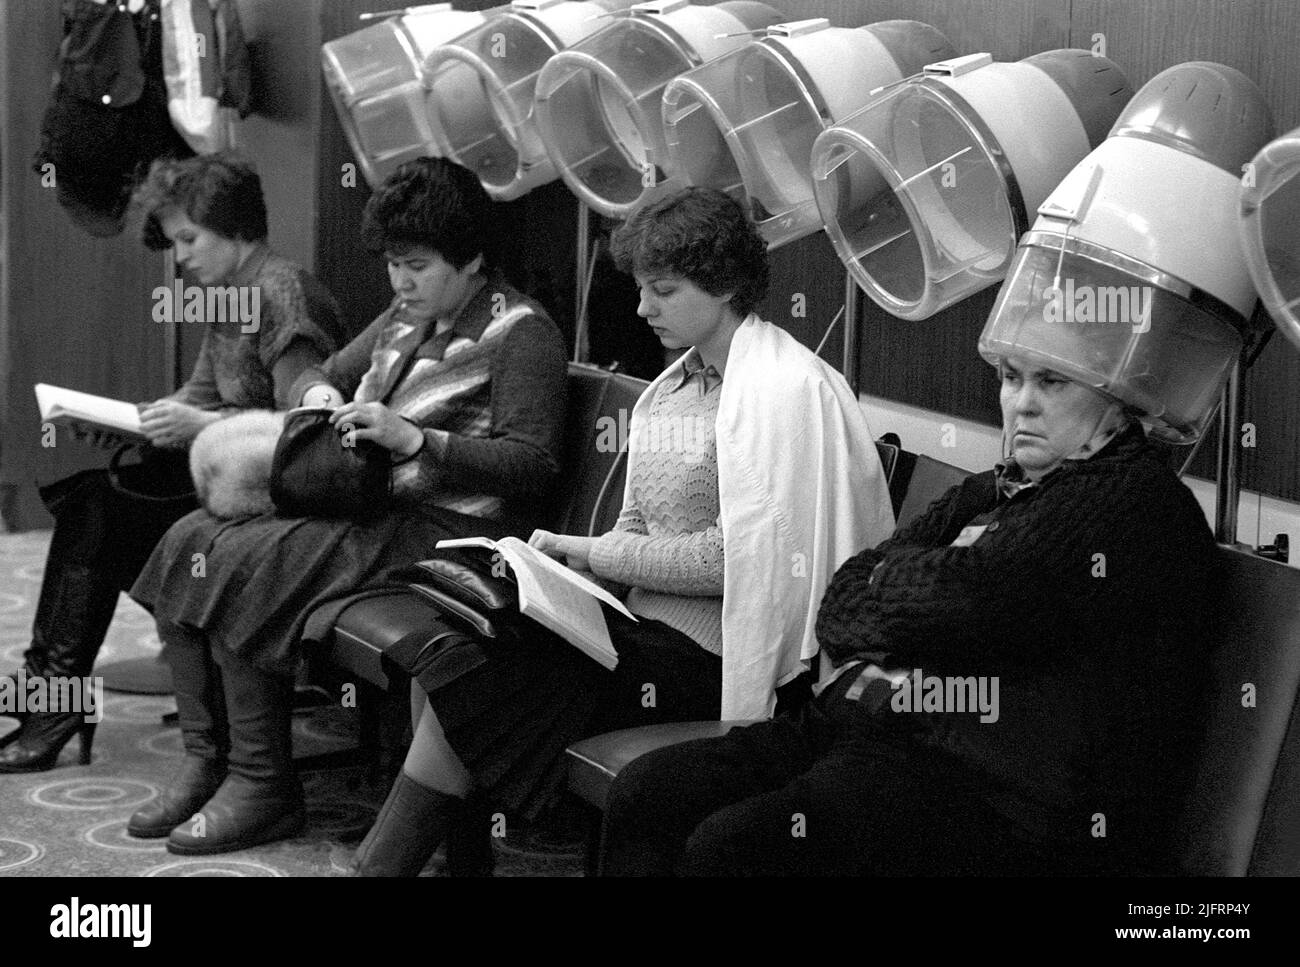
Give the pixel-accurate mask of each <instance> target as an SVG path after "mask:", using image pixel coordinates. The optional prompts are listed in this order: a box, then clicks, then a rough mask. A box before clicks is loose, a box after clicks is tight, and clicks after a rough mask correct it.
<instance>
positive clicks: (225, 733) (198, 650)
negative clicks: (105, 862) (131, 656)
mask: <svg viewBox="0 0 1300 967" xmlns="http://www.w3.org/2000/svg"><path fill="white" fill-rule="evenodd" d="M158 630H159V635H160V636H161V637H162V639H163V656H164V658H166V660H167V663H168V664H169V665H170V666H171V669H172V681H173V682H174V683H175V690H176V712H177V716H178V718H179V719H180V726H181V737H182V738H183V739H184V741H185V758H184V759H183V760H182V761H181V764H180V767H179V768H178V769H177V770H176V773H175V775H173V776H172V779H171V782H170V783H169V784H168V786H167V788H166V790H164V791H163V794H162V795H161V796H159V797H158V798H157V799H156V800H154V801H153V802H151V803H149V804H148V805H147V806H144V807H143V808H141V809H139V810H137V811H136V812H135V814H134V815H133V816H132V817H131V820H130V822H128V823H127V827H126V831H127V832H128V833H130V834H131V835H132V836H136V837H139V838H140V839H158V838H161V837H163V836H166V835H167V834H168V833H170V832H171V831H172V830H173V829H175V828H176V827H177V826H179V825H181V824H182V823H184V822H185V820H187V819H189V818H190V817H191V816H193V815H194V814H195V813H197V812H198V811H199V810H200V809H201V808H202V807H203V804H204V803H206V802H207V801H208V800H209V799H211V798H212V797H213V795H215V794H216V791H217V789H219V788H220V787H221V783H222V782H223V781H224V780H225V778H226V759H227V754H228V752H229V750H230V732H229V728H228V726H227V725H226V697H225V692H224V690H223V689H222V686H221V672H220V670H219V669H218V668H217V666H216V664H215V663H214V662H213V661H212V654H211V652H210V651H209V650H208V644H207V641H206V640H205V639H204V637H203V636H202V635H200V634H197V633H194V632H186V631H183V630H182V629H179V628H176V627H167V626H160V627H159V629H158Z"/></svg>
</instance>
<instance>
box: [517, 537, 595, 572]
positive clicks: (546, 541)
mask: <svg viewBox="0 0 1300 967" xmlns="http://www.w3.org/2000/svg"><path fill="white" fill-rule="evenodd" d="M595 540H596V539H595V538H594V537H570V536H568V535H567V534H552V533H551V532H550V531H544V530H535V531H533V536H532V537H530V538H528V546H529V547H535V548H537V550H539V551H541V552H542V553H543V554H549V555H550V556H551V557H555V558H561V559H563V561H564V563H565V564H567V565H568V566H569V567H571V568H573V569H574V570H575V571H590V570H591V545H592V544H593V543H594V542H595Z"/></svg>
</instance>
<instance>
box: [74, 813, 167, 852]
mask: <svg viewBox="0 0 1300 967" xmlns="http://www.w3.org/2000/svg"><path fill="white" fill-rule="evenodd" d="M81 839H82V841H83V842H86V843H89V844H90V845H91V846H99V847H102V848H103V849H115V850H122V851H124V852H128V853H163V852H166V850H167V839H166V837H163V838H161V839H136V838H135V837H134V836H128V835H127V833H126V820H125V819H106V820H104V822H102V823H96V824H95V825H94V826H91V827H89V828H87V829H85V830H83V831H82V833H81Z"/></svg>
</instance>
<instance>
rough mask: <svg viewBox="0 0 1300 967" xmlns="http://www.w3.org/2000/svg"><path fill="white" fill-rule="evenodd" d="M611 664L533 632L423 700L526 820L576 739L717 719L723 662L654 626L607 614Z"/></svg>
mask: <svg viewBox="0 0 1300 967" xmlns="http://www.w3.org/2000/svg"><path fill="white" fill-rule="evenodd" d="M605 614H606V618H607V620H608V623H609V633H610V638H611V639H612V641H613V644H614V648H615V650H616V651H617V652H618V656H619V660H618V666H617V668H616V669H615V670H614V671H612V672H611V671H608V670H606V669H605V668H604V667H603V666H601V665H599V664H597V663H596V662H595V661H593V660H592V659H590V658H588V657H587V656H586V655H584V654H583V653H582V652H580V651H578V650H577V649H576V648H574V647H573V646H572V645H569V644H568V643H567V642H565V641H562V640H560V639H559V638H556V637H555V636H553V635H551V634H550V633H549V632H545V631H542V630H540V629H539V630H538V633H537V636H536V638H535V639H534V640H532V641H531V642H530V643H529V644H528V645H527V646H524V647H520V648H516V649H509V650H496V651H494V652H492V653H491V656H490V657H489V659H488V661H487V662H486V663H485V664H483V665H481V666H480V667H479V668H477V669H475V670H474V671H472V672H470V673H468V674H466V675H463V676H461V677H459V678H456V679H455V680H454V681H452V682H450V683H448V684H446V685H443V686H442V687H440V688H438V689H436V690H434V691H432V692H430V693H429V703H430V704H431V705H432V706H433V710H434V712H435V713H436V714H437V716H438V721H439V723H440V724H441V725H442V729H443V733H444V734H445V735H446V737H447V741H448V743H449V744H450V745H451V747H452V748H453V749H454V750H455V751H456V754H457V755H458V756H459V757H460V759H461V761H462V762H463V763H464V764H465V767H466V768H467V769H468V770H469V772H470V775H471V776H473V778H474V781H475V784H476V785H477V786H478V787H479V788H480V789H483V790H485V791H487V792H488V793H489V795H490V796H491V798H492V801H493V803H494V804H495V805H497V806H498V807H499V808H501V809H505V810H507V811H509V812H513V813H516V814H518V815H522V816H524V817H526V818H530V819H531V818H533V817H535V816H536V815H537V814H538V813H540V812H541V811H542V810H544V809H545V808H547V807H548V806H550V805H552V804H553V803H554V801H555V800H556V798H557V797H558V796H559V794H560V792H561V791H562V790H563V787H564V779H565V776H566V770H567V762H566V758H565V755H564V750H565V748H566V747H567V746H569V745H571V744H573V743H574V742H576V741H578V740H579V739H582V738H585V737H587V736H589V735H598V734H600V733H602V732H611V731H614V730H615V729H626V728H633V727H635V726H640V725H654V724H657V723H661V722H689V721H696V720H706V719H711V720H715V721H716V720H717V719H718V717H719V715H720V714H721V711H722V659H721V658H720V657H718V656H717V655H713V654H710V653H709V652H707V651H705V650H704V649H703V648H701V647H700V646H699V645H698V644H697V643H696V642H695V641H694V640H693V639H692V638H690V637H688V636H687V635H684V634H682V633H681V632H679V631H677V630H675V629H674V628H671V627H669V626H668V625H666V624H664V623H663V622H660V621H654V620H652V619H649V618H642V619H640V620H639V621H637V622H632V621H628V620H627V619H626V618H624V617H622V616H621V615H618V614H617V613H615V612H612V611H610V610H608V609H606V612H605Z"/></svg>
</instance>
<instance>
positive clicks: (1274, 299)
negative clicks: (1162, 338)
mask: <svg viewBox="0 0 1300 967" xmlns="http://www.w3.org/2000/svg"><path fill="white" fill-rule="evenodd" d="M1240 215H1241V218H1240V220H1239V221H1238V223H1237V226H1238V228H1239V229H1240V234H1241V245H1242V250H1243V251H1244V252H1245V256H1246V267H1247V268H1248V269H1249V270H1250V277H1251V279H1253V280H1254V282H1255V288H1256V289H1257V290H1258V291H1259V297H1260V299H1261V300H1263V302H1264V307H1265V308H1266V309H1267V310H1268V312H1269V315H1271V316H1272V317H1273V321H1274V322H1275V323H1277V327H1278V329H1280V330H1281V331H1282V334H1283V335H1284V336H1286V337H1287V339H1289V340H1291V342H1292V344H1293V345H1295V346H1297V347H1300V128H1296V129H1295V130H1294V131H1292V132H1291V133H1290V134H1287V135H1283V136H1282V137H1280V138H1278V139H1277V140H1276V141H1274V142H1273V143H1272V144H1269V145H1267V146H1266V147H1265V148H1264V149H1263V150H1261V151H1260V152H1259V154H1257V155H1255V158H1254V160H1253V161H1252V162H1251V164H1250V167H1249V168H1248V169H1247V172H1246V177H1245V178H1243V179H1242V185H1241V211H1240Z"/></svg>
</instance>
